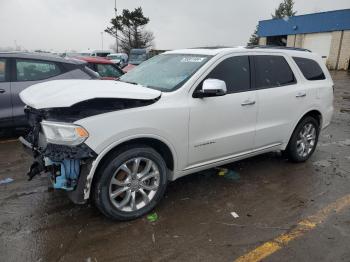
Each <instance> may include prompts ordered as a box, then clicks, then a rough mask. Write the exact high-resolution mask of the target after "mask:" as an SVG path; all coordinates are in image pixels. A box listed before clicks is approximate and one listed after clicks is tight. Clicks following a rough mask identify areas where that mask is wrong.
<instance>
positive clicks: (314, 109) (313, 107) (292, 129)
mask: <svg viewBox="0 0 350 262" xmlns="http://www.w3.org/2000/svg"><path fill="white" fill-rule="evenodd" d="M311 111H317V112H319V113H320V115H321V123H320V128H322V119H323V114H322V110H321V109H320V108H319V107H318V106H317V105H313V106H311V107H310V108H309V109H307V110H305V111H304V112H303V113H302V114H300V115H299V117H298V118H297V119H296V120H295V121H294V122H293V125H292V127H293V128H291V131H290V132H289V134H288V137H287V139H286V142H285V143H284V144H283V145H282V148H283V149H285V148H286V147H287V146H288V143H289V140H290V138H291V136H292V134H293V132H294V130H295V128H296V127H297V125H298V123H299V122H300V120H301V119H302V118H303V117H304V116H305V115H306V114H308V113H309V112H311Z"/></svg>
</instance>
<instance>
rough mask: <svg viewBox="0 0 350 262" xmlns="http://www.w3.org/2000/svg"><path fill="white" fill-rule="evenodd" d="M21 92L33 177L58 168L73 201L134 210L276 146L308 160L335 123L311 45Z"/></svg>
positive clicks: (199, 56) (187, 55) (224, 51)
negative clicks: (188, 178) (193, 178)
mask: <svg viewBox="0 0 350 262" xmlns="http://www.w3.org/2000/svg"><path fill="white" fill-rule="evenodd" d="M41 90H45V92H44V91H43V92H41ZM81 90H85V92H82V91H81ZM82 94H83V95H82ZM67 95H69V98H70V99H67ZM21 98H22V99H23V101H24V102H25V103H26V104H27V105H28V107H27V112H28V116H29V118H30V119H32V122H31V123H32V126H33V129H32V130H34V132H32V133H30V134H29V136H27V138H26V139H23V138H22V139H21V141H22V142H23V144H24V145H26V146H27V147H29V149H31V151H32V152H33V151H34V155H35V156H37V158H36V159H35V161H36V162H34V164H33V166H32V169H31V170H32V172H30V173H29V175H30V177H32V176H34V175H36V174H37V173H40V170H42V169H46V170H53V171H52V172H51V178H52V181H53V185H54V187H55V188H60V189H64V190H67V191H68V194H69V196H70V197H71V199H72V200H73V201H74V202H76V203H84V202H86V201H87V200H88V199H89V198H92V199H93V201H94V202H95V204H96V206H97V207H98V208H99V209H100V210H101V212H102V213H103V214H105V215H106V216H108V217H110V218H113V219H119V220H129V219H135V218H137V217H140V216H142V215H145V214H147V213H148V212H150V211H151V210H152V209H153V208H154V207H155V205H156V204H157V203H159V201H160V200H161V198H162V197H163V195H164V192H165V189H166V187H167V184H168V181H173V180H176V179H178V178H180V177H182V176H185V175H188V174H191V173H195V172H199V171H202V170H204V169H208V168H212V167H215V166H220V165H224V164H228V163H230V162H234V161H237V160H240V159H244V158H248V157H251V156H255V155H258V154H262V153H266V152H270V151H276V150H277V151H284V152H285V155H286V156H287V157H288V158H289V160H291V161H293V162H304V161H306V160H307V159H308V158H309V157H310V156H311V155H312V154H313V152H314V150H315V148H316V145H317V141H318V137H319V134H320V132H321V130H322V129H323V128H325V127H327V126H328V125H329V124H330V122H331V118H332V114H333V81H332V79H331V76H330V74H329V72H328V70H327V68H326V66H325V64H324V63H323V61H322V58H321V57H320V56H318V55H317V54H314V53H311V52H307V51H302V50H291V49H287V48H284V49H282V48H261V47H259V48H251V47H247V48H244V47H239V48H215V49H209V48H208V49H205V48H203V49H188V50H178V51H171V52H166V53H164V54H161V55H158V56H155V57H153V58H151V59H150V60H148V61H146V62H144V63H142V64H141V65H139V66H137V67H136V68H135V69H133V70H132V71H131V72H129V73H127V74H125V75H123V76H122V77H121V78H120V81H83V80H76V81H72V80H65V81H55V82H50V83H43V84H39V85H36V86H32V87H30V88H29V89H27V90H25V91H23V92H22V93H21ZM44 159H45V161H44Z"/></svg>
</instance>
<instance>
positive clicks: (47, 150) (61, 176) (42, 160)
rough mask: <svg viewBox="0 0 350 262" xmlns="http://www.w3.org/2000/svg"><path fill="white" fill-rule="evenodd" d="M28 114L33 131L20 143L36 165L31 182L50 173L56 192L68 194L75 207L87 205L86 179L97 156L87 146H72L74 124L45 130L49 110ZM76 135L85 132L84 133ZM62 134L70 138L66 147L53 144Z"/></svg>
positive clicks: (32, 171) (29, 111)
mask: <svg viewBox="0 0 350 262" xmlns="http://www.w3.org/2000/svg"><path fill="white" fill-rule="evenodd" d="M25 113H26V116H27V119H28V122H29V125H30V131H29V133H28V134H27V135H26V136H25V137H21V138H20V141H21V142H22V144H23V146H24V148H25V149H26V151H27V152H29V153H30V154H31V155H32V156H33V158H34V162H33V164H32V165H31V167H30V169H29V171H28V173H27V175H28V177H29V180H32V179H33V178H34V177H35V176H36V175H38V174H41V173H48V175H49V178H50V180H51V181H52V184H53V188H55V189H62V190H65V191H67V192H68V195H69V197H70V198H71V200H72V201H73V202H74V203H79V204H82V203H85V202H86V200H84V194H83V192H84V188H85V186H86V176H87V174H88V173H89V171H90V168H91V164H92V161H93V160H94V159H95V158H96V156H97V154H96V153H95V152H94V151H93V150H92V149H90V148H89V147H88V146H87V145H85V144H84V143H79V144H74V142H73V143H72V139H71V135H70V134H69V129H68V128H72V127H74V125H73V124H71V125H70V124H68V125H63V124H60V123H59V122H50V123H54V124H51V127H50V126H49V125H46V126H45V121H46V119H50V117H51V115H50V113H49V111H48V110H37V109H33V108H30V107H26V108H25ZM54 125H56V126H57V127H56V126H54ZM52 126H53V127H55V128H56V129H54V128H53V127H52ZM50 128H51V129H50ZM59 128H61V130H60V129H59ZM74 128H75V127H74ZM77 130H78V129H77ZM73 131H74V132H82V131H81V130H80V131H79V130H78V131H76V130H73ZM50 132H51V133H50ZM55 132H56V133H57V134H55ZM59 132H61V133H63V136H64V135H66V136H67V137H68V138H70V140H69V139H66V140H63V142H62V144H55V143H50V139H53V138H54V136H55V135H56V136H57V135H59V134H58V133H59ZM80 135H84V134H80ZM85 135H86V134H85ZM53 142H54V141H53ZM78 142H80V141H78ZM64 143H66V144H64Z"/></svg>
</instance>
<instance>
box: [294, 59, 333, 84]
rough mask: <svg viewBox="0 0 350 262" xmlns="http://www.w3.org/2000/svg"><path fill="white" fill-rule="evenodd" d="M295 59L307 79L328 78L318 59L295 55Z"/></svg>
mask: <svg viewBox="0 0 350 262" xmlns="http://www.w3.org/2000/svg"><path fill="white" fill-rule="evenodd" d="M293 59H294V61H295V63H296V64H297V65H298V67H299V69H300V71H301V72H302V73H303V75H304V77H305V78H306V79H307V80H323V79H326V77H325V75H324V73H323V71H322V69H321V67H320V66H319V64H318V63H317V62H316V61H314V60H312V59H307V58H302V57H293Z"/></svg>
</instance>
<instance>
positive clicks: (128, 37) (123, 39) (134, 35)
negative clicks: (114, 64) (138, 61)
mask: <svg viewBox="0 0 350 262" xmlns="http://www.w3.org/2000/svg"><path fill="white" fill-rule="evenodd" d="M149 21H150V20H149V18H148V17H145V16H144V15H143V12H142V8H141V7H138V8H136V9H135V10H133V11H130V10H128V9H124V10H123V12H122V15H117V16H116V17H115V18H112V19H111V22H110V23H111V26H110V27H107V28H106V29H105V32H106V33H108V34H110V35H111V36H113V37H115V38H116V39H117V41H118V44H119V46H120V48H121V49H122V50H123V51H124V52H126V53H129V52H130V50H131V49H133V48H148V47H151V46H152V45H153V41H154V36H153V33H152V32H150V31H147V30H145V26H146V25H147V24H148V23H149Z"/></svg>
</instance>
